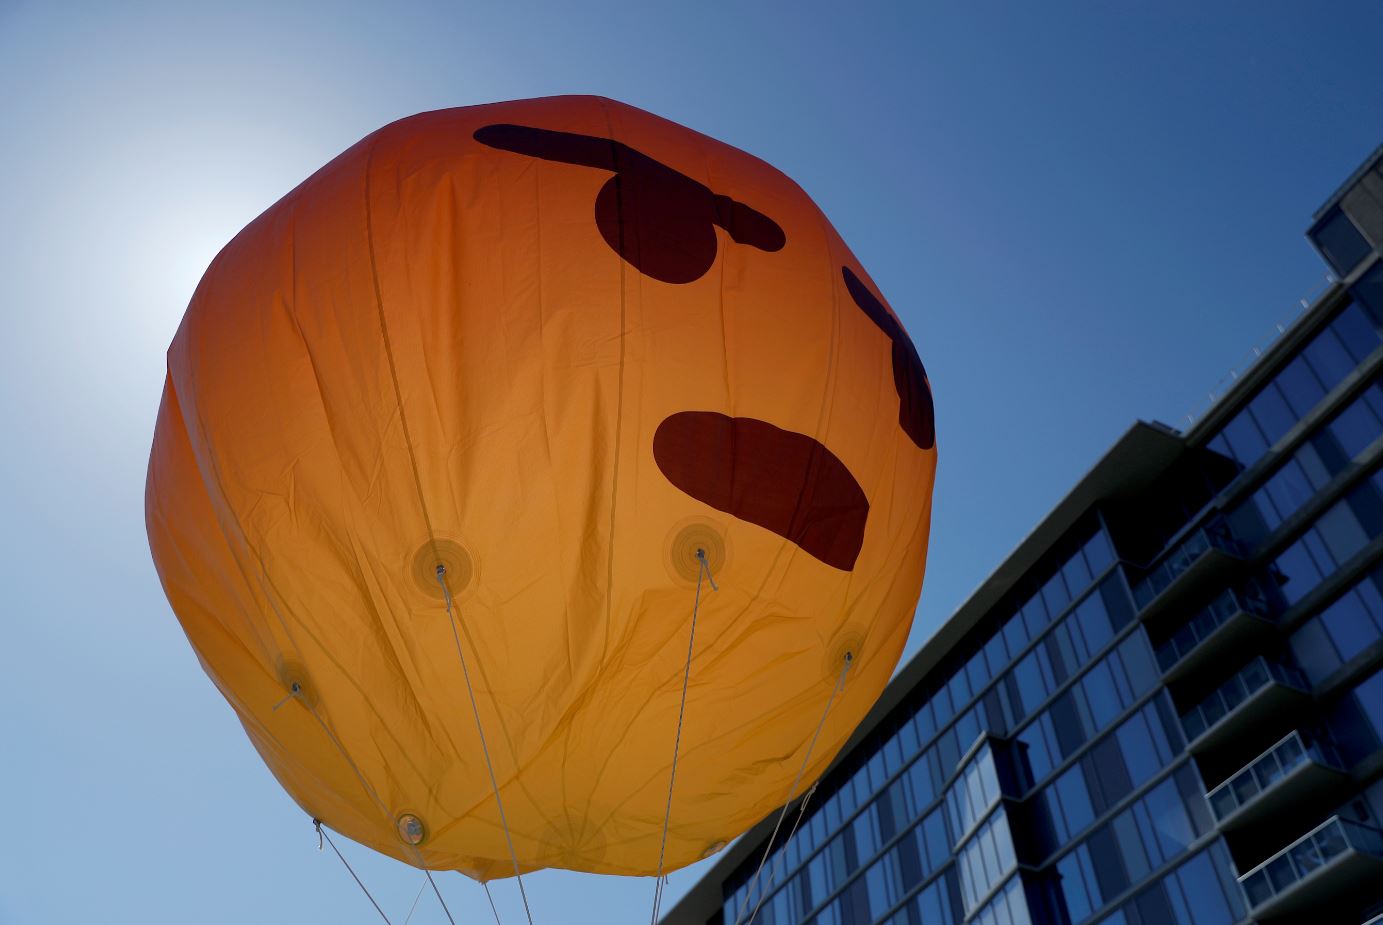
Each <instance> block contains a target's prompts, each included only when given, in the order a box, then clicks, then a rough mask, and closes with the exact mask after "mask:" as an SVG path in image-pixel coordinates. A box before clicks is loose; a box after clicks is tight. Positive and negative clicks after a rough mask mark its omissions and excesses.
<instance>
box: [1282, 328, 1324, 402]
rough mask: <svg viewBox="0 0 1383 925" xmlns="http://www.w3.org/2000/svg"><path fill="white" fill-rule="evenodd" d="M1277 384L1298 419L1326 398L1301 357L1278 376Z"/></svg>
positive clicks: (1319, 384)
mask: <svg viewBox="0 0 1383 925" xmlns="http://www.w3.org/2000/svg"><path fill="white" fill-rule="evenodd" d="M1327 330H1328V329H1327ZM1277 384H1278V385H1279V386H1280V387H1281V388H1282V394H1283V395H1284V396H1285V397H1286V399H1287V404H1288V405H1290V406H1291V408H1292V412H1293V413H1294V414H1295V415H1296V416H1297V417H1298V418H1303V417H1305V416H1306V414H1307V412H1309V411H1310V410H1311V409H1312V408H1314V407H1316V403H1317V402H1319V401H1320V400H1321V399H1322V398H1324V397H1325V388H1324V387H1322V385H1321V382H1320V380H1319V379H1317V378H1316V374H1315V373H1314V372H1312V370H1311V367H1310V366H1309V365H1308V364H1307V362H1306V359H1305V358H1304V357H1303V356H1301V355H1298V356H1297V357H1296V358H1295V359H1293V360H1292V362H1290V363H1288V364H1287V365H1286V366H1285V367H1283V369H1282V372H1280V373H1278V374H1277Z"/></svg>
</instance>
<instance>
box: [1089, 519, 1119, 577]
mask: <svg viewBox="0 0 1383 925" xmlns="http://www.w3.org/2000/svg"><path fill="white" fill-rule="evenodd" d="M1085 561H1086V562H1087V563H1088V564H1089V566H1090V574H1092V575H1099V574H1100V573H1101V572H1103V571H1104V570H1105V569H1107V568H1109V566H1110V565H1111V564H1113V562H1114V550H1113V549H1111V548H1110V545H1109V537H1107V536H1105V532H1104V531H1103V530H1096V531H1095V535H1094V536H1092V537H1091V538H1090V540H1089V542H1087V543H1086V544H1085Z"/></svg>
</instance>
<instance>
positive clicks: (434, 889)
mask: <svg viewBox="0 0 1383 925" xmlns="http://www.w3.org/2000/svg"><path fill="white" fill-rule="evenodd" d="M423 873H425V874H427V882H428V883H430V884H432V892H434V893H436V894H437V901H438V902H439V903H441V904H442V911H443V912H445V913H446V914H447V921H448V922H450V923H451V925H456V919H454V918H452V917H451V910H450V909H448V908H447V901H446V900H445V899H443V898H442V891H441V890H439V889H437V881H436V880H433V879H432V871H430V870H427V869H426V868H424V869H423Z"/></svg>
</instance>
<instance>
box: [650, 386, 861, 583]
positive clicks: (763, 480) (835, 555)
mask: <svg viewBox="0 0 1383 925" xmlns="http://www.w3.org/2000/svg"><path fill="white" fill-rule="evenodd" d="M653 458H654V460H655V461H656V462H657V463H658V468H659V469H661V470H662V473H663V475H664V476H666V477H667V480H668V481H669V482H671V483H672V484H673V485H675V486H677V487H678V488H679V489H681V490H682V491H684V492H686V493H687V494H689V495H691V496H692V497H693V498H695V499H696V500H698V501H701V502H702V503H704V504H708V505H710V506H711V507H713V508H715V509H716V510H718V511H724V512H725V513H727V514H730V515H731V516H734V517H737V518H739V519H740V520H746V521H748V522H750V523H752V524H757V525H758V526H760V527H763V528H764V529H766V530H771V531H773V532H774V533H776V534H777V535H779V536H781V537H782V538H783V539H785V540H789V541H791V542H793V543H795V544H797V545H798V546H799V547H801V548H802V550H803V551H804V552H807V553H809V554H811V555H812V556H814V557H816V558H817V559H820V560H821V561H822V562H824V563H826V564H827V565H829V566H832V567H833V568H838V569H841V570H842V571H847V572H848V571H851V570H853V569H854V567H855V559H856V558H858V557H859V554H860V547H861V546H862V545H863V544H864V525H865V521H866V520H868V518H869V500H868V499H867V498H866V497H865V495H864V489H862V488H860V484H859V482H857V481H855V477H854V476H853V475H851V474H850V470H849V469H848V468H847V467H846V465H845V463H843V462H841V461H840V459H839V458H838V457H837V456H836V455H835V454H834V453H832V452H831V451H830V450H828V449H827V448H826V447H824V446H822V445H821V444H820V443H818V442H817V441H816V440H814V439H812V438H811V437H808V436H807V435H806V434H799V433H795V432H794V431H790V430H783V429H782V428H780V427H775V426H774V425H772V424H769V423H768V422H766V421H760V420H758V419H756V418H732V417H729V416H728V415H724V414H720V413H719V412H715V411H679V412H677V413H676V414H671V415H668V417H666V418H664V419H663V422H662V423H661V424H659V425H658V429H657V431H656V432H655V433H654V435H653Z"/></svg>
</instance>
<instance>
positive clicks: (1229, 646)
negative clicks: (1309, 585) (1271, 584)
mask: <svg viewBox="0 0 1383 925" xmlns="http://www.w3.org/2000/svg"><path fill="white" fill-rule="evenodd" d="M1272 628H1273V621H1272V620H1271V619H1270V617H1269V609H1268V602H1267V600H1266V599H1265V598H1264V597H1263V595H1262V594H1261V593H1259V591H1258V589H1257V588H1256V587H1255V586H1252V585H1250V586H1248V587H1246V588H1244V589H1243V590H1241V591H1233V590H1231V591H1226V592H1224V593H1223V594H1221V595H1220V596H1219V597H1217V598H1215V600H1213V601H1211V603H1210V605H1209V606H1208V607H1206V608H1205V609H1204V610H1201V611H1200V612H1199V613H1197V614H1196V615H1195V616H1194V617H1192V618H1191V619H1190V621H1188V622H1187V624H1186V625H1185V626H1183V627H1182V628H1181V629H1179V630H1177V632H1176V634H1175V635H1174V636H1172V638H1171V639H1168V640H1167V641H1166V642H1164V643H1162V645H1160V646H1158V647H1157V664H1158V666H1159V667H1161V669H1162V676H1163V680H1164V681H1166V682H1168V683H1171V682H1174V681H1179V680H1181V679H1182V678H1185V677H1188V676H1190V675H1192V674H1194V673H1195V672H1197V671H1199V670H1201V669H1202V668H1204V667H1206V666H1207V665H1209V664H1213V663H1215V662H1217V661H1219V660H1221V659H1223V658H1224V657H1225V656H1226V655H1228V654H1230V653H1234V652H1242V651H1244V649H1245V648H1246V647H1247V646H1249V644H1250V643H1252V642H1253V641H1254V640H1256V639H1258V638H1260V637H1263V636H1266V635H1268V634H1270V633H1271V632H1272Z"/></svg>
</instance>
